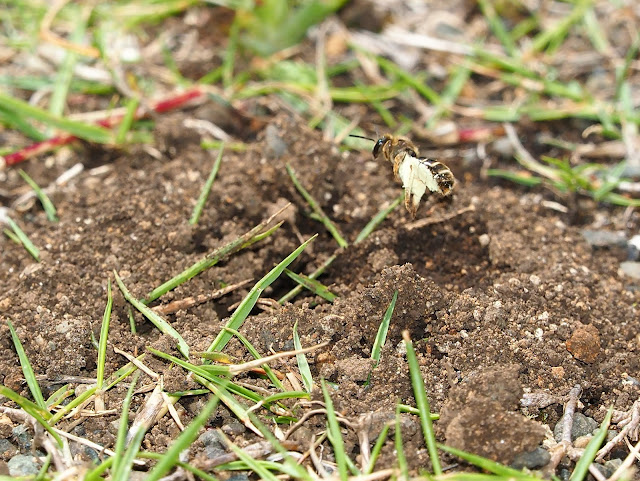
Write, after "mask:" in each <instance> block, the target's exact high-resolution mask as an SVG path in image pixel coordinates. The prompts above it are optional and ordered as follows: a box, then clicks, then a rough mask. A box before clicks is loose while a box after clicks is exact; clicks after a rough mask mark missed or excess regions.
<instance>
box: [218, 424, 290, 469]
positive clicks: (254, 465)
mask: <svg viewBox="0 0 640 481" xmlns="http://www.w3.org/2000/svg"><path fill="white" fill-rule="evenodd" d="M218 434H219V435H220V436H221V437H222V439H223V440H224V441H225V445H226V446H227V447H228V448H230V449H231V451H233V452H234V453H235V454H236V456H238V458H239V459H240V461H242V462H243V463H244V464H246V465H247V468H249V469H250V470H251V471H253V472H254V473H256V474H257V475H258V477H259V479H265V480H268V481H279V480H278V478H277V477H276V476H275V474H273V473H272V472H271V471H269V470H268V469H267V468H266V467H265V466H264V464H263V463H262V462H260V461H258V460H256V459H254V458H252V457H251V456H249V455H248V454H247V453H246V452H244V450H242V449H240V448H239V447H238V446H236V445H235V444H233V443H232V442H231V440H230V439H229V438H228V437H227V436H226V435H225V434H224V433H223V432H222V431H220V430H218Z"/></svg>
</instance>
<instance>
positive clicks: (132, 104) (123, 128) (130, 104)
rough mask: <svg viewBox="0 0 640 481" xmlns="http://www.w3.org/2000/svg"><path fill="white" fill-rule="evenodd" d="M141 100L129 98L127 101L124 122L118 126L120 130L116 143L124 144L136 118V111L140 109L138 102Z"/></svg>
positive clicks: (117, 133)
mask: <svg viewBox="0 0 640 481" xmlns="http://www.w3.org/2000/svg"><path fill="white" fill-rule="evenodd" d="M139 103H140V102H139V101H138V99H128V100H127V103H126V107H127V108H126V110H125V113H124V117H122V122H120V125H119V126H118V131H117V132H116V144H117V145H122V144H124V142H125V140H126V138H127V133H128V132H129V131H130V130H131V126H132V125H133V121H134V120H135V116H136V112H137V111H138V104H139Z"/></svg>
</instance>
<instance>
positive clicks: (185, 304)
mask: <svg viewBox="0 0 640 481" xmlns="http://www.w3.org/2000/svg"><path fill="white" fill-rule="evenodd" d="M252 281H253V279H246V280H244V281H241V282H238V283H236V284H231V285H229V286H226V287H223V288H222V289H218V290H217V291H213V292H211V293H210V294H200V295H199V296H193V297H185V298H184V299H178V300H177V301H172V302H170V303H169V304H164V305H162V306H156V307H153V308H152V309H153V310H154V311H156V312H158V313H160V314H165V315H166V314H173V313H175V312H178V311H179V310H181V309H189V308H191V307H193V306H197V305H198V304H204V303H205V302H208V301H211V300H213V299H218V298H220V297H222V296H224V295H226V294H228V293H230V292H232V291H235V290H236V289H240V288H241V287H244V286H246V285H247V284H249V283H251V282H252Z"/></svg>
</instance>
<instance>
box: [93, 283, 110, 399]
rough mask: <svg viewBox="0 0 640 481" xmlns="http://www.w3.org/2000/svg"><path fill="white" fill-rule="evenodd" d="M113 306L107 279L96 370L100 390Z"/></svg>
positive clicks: (102, 382)
mask: <svg viewBox="0 0 640 481" xmlns="http://www.w3.org/2000/svg"><path fill="white" fill-rule="evenodd" d="M112 307H113V296H112V295H111V279H109V280H108V281H107V305H106V306H105V308H104V314H103V315H102V326H101V328H100V344H99V345H98V361H97V364H98V366H97V372H96V383H97V384H96V387H97V388H98V390H99V391H101V390H102V386H103V384H104V365H105V362H106V359H107V337H108V336H109V323H110V321H111V308H112Z"/></svg>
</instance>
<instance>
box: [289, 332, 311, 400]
mask: <svg viewBox="0 0 640 481" xmlns="http://www.w3.org/2000/svg"><path fill="white" fill-rule="evenodd" d="M293 347H294V349H295V350H296V351H299V350H300V349H302V343H301V342H300V336H298V321H296V322H295V324H294V325H293ZM296 361H298V370H299V371H300V376H301V377H302V384H303V385H304V388H305V390H306V391H307V392H311V390H312V389H313V376H311V369H309V361H307V356H305V355H304V353H301V354H296Z"/></svg>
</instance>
